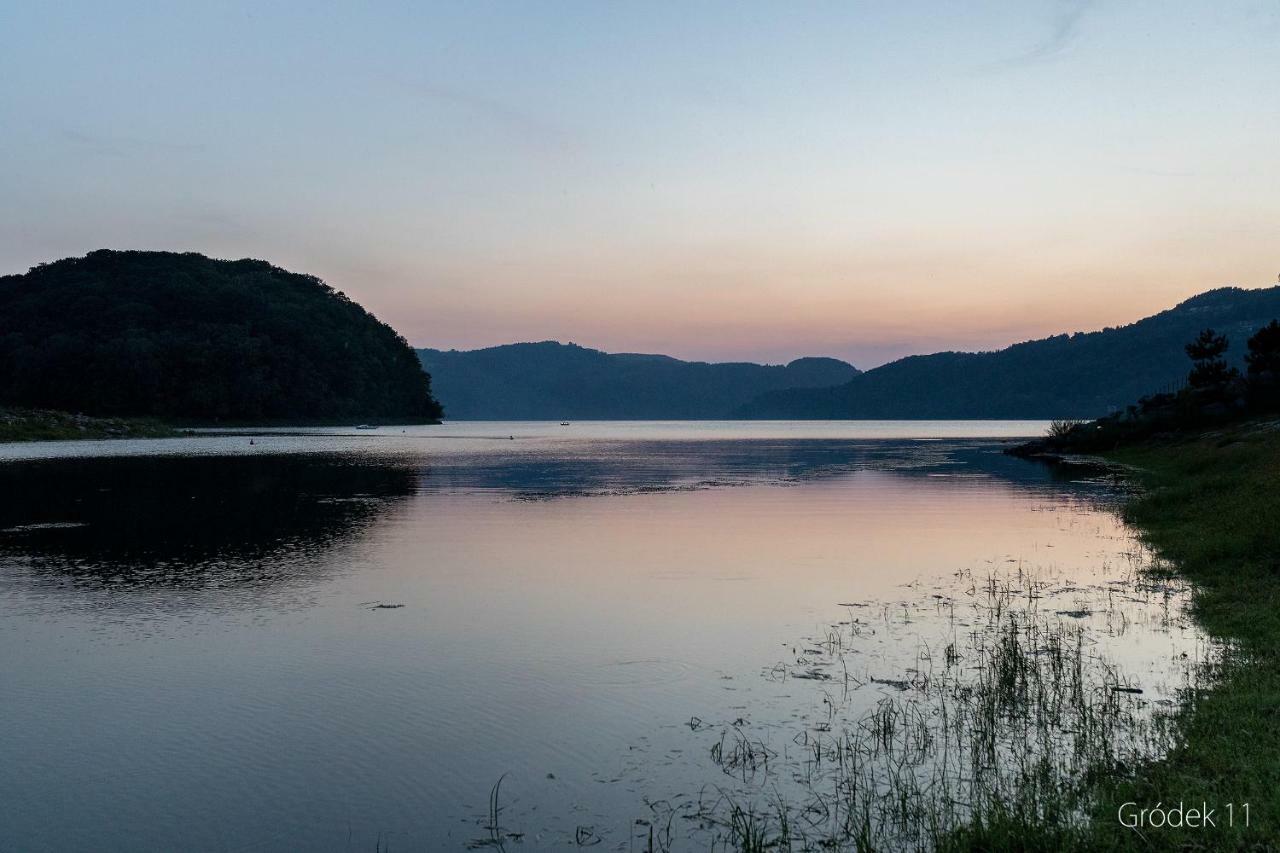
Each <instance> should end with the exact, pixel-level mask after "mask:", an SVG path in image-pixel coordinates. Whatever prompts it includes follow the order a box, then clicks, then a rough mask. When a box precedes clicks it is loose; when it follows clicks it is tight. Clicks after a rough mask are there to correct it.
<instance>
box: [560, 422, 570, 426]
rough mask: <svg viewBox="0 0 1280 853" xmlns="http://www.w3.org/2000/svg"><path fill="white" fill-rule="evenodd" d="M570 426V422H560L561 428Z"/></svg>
mask: <svg viewBox="0 0 1280 853" xmlns="http://www.w3.org/2000/svg"><path fill="white" fill-rule="evenodd" d="M568 425H569V422H568V421H561V422H560V426H568Z"/></svg>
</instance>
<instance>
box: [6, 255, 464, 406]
mask: <svg viewBox="0 0 1280 853" xmlns="http://www.w3.org/2000/svg"><path fill="white" fill-rule="evenodd" d="M4 404H7V405H13V406H29V407H36V408H45V409H61V410H65V411H71V412H83V413H86V414H91V415H111V416H115V415H125V416H152V417H159V418H167V419H176V420H188V421H241V422H248V421H340V420H395V421H402V422H424V421H433V420H438V419H439V417H440V414H441V411H440V406H439V404H438V403H436V401H435V399H434V398H433V397H432V395H431V385H430V377H428V376H427V375H426V374H425V373H424V372H423V370H422V367H421V365H420V364H419V362H418V359H417V357H416V356H415V355H414V352H413V350H412V349H411V348H410V347H409V345H408V344H407V343H405V341H404V339H403V338H401V337H400V336H399V335H398V334H396V332H395V331H394V330H392V329H391V327H389V326H387V325H386V324H384V323H381V322H379V321H378V320H377V319H375V318H374V317H373V316H372V315H370V314H369V313H368V312H367V311H365V310H364V309H363V308H361V307H360V306H359V305H357V304H356V303H354V302H352V301H351V300H350V299H348V298H347V297H346V296H344V295H343V294H342V293H339V292H336V291H334V290H333V289H332V288H331V287H329V286H328V285H326V284H325V283H324V282H322V281H321V280H320V279H318V278H315V277H313V276H309V275H300V274H298V273H291V272H287V271H285V270H282V269H279V268H277V267H274V266H272V265H271V264H268V263H266V262H265V261H255V260H240V261H219V260H212V259H210V258H206V257H204V256H203V255H198V254H194V253H187V254H175V253H171V252H116V251H107V250H103V251H97V252H91V253H90V254H88V255H86V256H84V257H83V258H67V259H65V260H61V261H56V262H54V263H50V264H41V265H40V266H37V267H35V268H33V269H32V270H30V271H29V272H27V273H26V274H24V275H10V276H4V277H0V405H4Z"/></svg>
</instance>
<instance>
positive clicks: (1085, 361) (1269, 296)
mask: <svg viewBox="0 0 1280 853" xmlns="http://www.w3.org/2000/svg"><path fill="white" fill-rule="evenodd" d="M1276 316H1280V287H1270V288H1265V289H1260V290H1244V289H1241V288H1237V287H1224V288H1219V289H1217V290H1211V291H1208V292H1206V293H1202V294H1200V295H1199V296H1196V297H1193V298H1191V299H1188V300H1186V301H1185V302H1183V303H1181V304H1179V305H1177V306H1176V307H1174V308H1171V309H1169V310H1167V311H1162V312H1160V313H1159V314H1156V315H1154V316H1151V317H1147V318H1146V319H1143V320H1139V321H1138V322H1136V323H1132V324H1130V325H1128V326H1120V327H1117V328H1109V329H1103V330H1102V331H1098V332H1078V333H1076V334H1072V335H1055V336H1053V337H1051V338H1044V339H1042V340H1036V341H1027V342H1026V343H1020V344H1015V345H1014V346H1011V347H1007V348H1005V349H1002V350H999V351H997V352H969V353H966V352H943V353H936V354H934V355H918V356H911V357H909V358H904V359H900V360H898V361H895V362H892V363H890V364H886V365H883V366H881V367H877V368H875V369H873V370H868V371H866V372H865V373H862V374H860V375H858V376H856V377H854V378H853V379H852V380H850V381H849V382H847V383H845V384H844V385H841V386H839V387H836V388H821V389H790V390H787V391H777V392H773V393H769V394H764V395H762V396H760V397H758V398H757V399H755V400H754V401H752V402H751V403H749V404H747V405H746V406H743V407H742V409H740V410H739V412H738V414H739V416H741V417H751V418H1046V419H1047V418H1094V417H1098V416H1099V415H1103V414H1105V413H1107V412H1111V411H1115V410H1117V409H1121V408H1123V407H1124V406H1125V405H1126V404H1128V403H1130V402H1132V401H1134V400H1137V399H1138V398H1139V397H1142V396H1144V395H1148V394H1152V393H1155V392H1159V391H1168V390H1173V389H1174V388H1175V387H1177V386H1179V385H1181V384H1182V383H1183V382H1185V377H1186V369H1185V366H1184V365H1185V362H1184V360H1183V357H1182V349H1183V346H1184V344H1186V342H1187V341H1188V340H1189V339H1191V338H1192V337H1193V336H1195V335H1196V333H1197V332H1199V331H1200V330H1201V329H1203V328H1205V327H1207V326H1213V327H1214V328H1216V329H1218V330H1219V331H1220V332H1222V333H1225V334H1227V335H1228V336H1229V337H1231V338H1234V339H1237V340H1244V339H1245V338H1247V337H1248V336H1249V335H1251V334H1252V333H1253V332H1255V331H1256V330H1257V329H1258V328H1259V327H1260V326H1262V325H1264V324H1265V323H1266V322H1267V321H1268V320H1270V319H1271V318H1272V317H1276ZM1240 356H1241V350H1235V351H1233V352H1232V353H1230V354H1229V357H1228V361H1229V362H1230V364H1231V366H1236V367H1242V366H1243V361H1242V359H1241V357H1240Z"/></svg>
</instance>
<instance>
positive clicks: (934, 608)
mask: <svg viewBox="0 0 1280 853" xmlns="http://www.w3.org/2000/svg"><path fill="white" fill-rule="evenodd" d="M1044 428H1045V424H1043V423H1038V422H974V421H968V422H963V421H962V422H853V423H834V422H833V423H820V422H817V423H815V422H797V423H781V422H759V423H757V422H750V423H730V422H715V423H712V422H674V423H598V424H571V425H569V426H566V427H562V426H560V425H558V424H530V423H510V424H507V423H467V424H452V423H451V424H445V425H442V426H433V427H404V428H402V427H381V428H379V429H377V430H354V429H352V430H334V429H307V430H270V431H255V432H254V434H253V435H252V436H250V435H248V434H247V433H242V432H236V433H217V434H205V435H200V436H196V437H191V438H182V439H162V440H139V441H116V442H70V443H49V444H25V445H9V446H4V447H0V460H3V461H0V495H3V498H2V499H0V501H2V502H0V685H2V686H3V689H2V690H0V727H2V728H3V731H4V735H5V736H4V737H3V739H0V850H4V849H17V850H173V849H184V850H258V849H262V850H266V849H313V850H348V849H370V848H372V847H373V846H374V844H375V843H377V840H378V839H381V840H382V843H384V844H385V843H386V842H388V841H389V842H390V843H391V845H392V847H393V849H399V850H416V849H421V850H434V849H463V848H464V847H466V846H467V845H468V844H475V843H480V842H488V843H493V842H495V841H499V842H502V843H504V844H507V845H508V846H511V845H520V846H519V848H518V849H547V850H554V849H562V848H564V847H566V846H571V845H573V844H575V843H578V842H585V843H594V842H595V841H597V840H599V841H600V842H601V843H602V845H603V846H602V847H601V848H600V849H629V845H631V844H632V843H633V842H632V839H637V840H636V842H635V843H637V844H639V843H641V841H640V840H639V839H642V838H644V839H647V837H648V835H647V833H648V831H649V828H650V827H657V828H658V829H659V830H660V831H665V832H667V833H668V836H667V838H669V839H671V840H672V841H673V847H674V849H702V848H703V847H705V844H706V842H707V841H708V840H713V839H714V838H717V837H723V835H721V834H718V833H722V832H723V827H721V826H720V825H719V824H718V823H717V822H716V813H715V807H716V801H717V800H720V799H722V798H724V797H729V798H731V799H732V800H733V802H735V803H750V802H751V801H752V799H753V798H756V797H759V798H760V799H761V801H762V802H763V799H764V798H765V797H766V796H768V797H772V796H774V795H775V794H776V793H779V792H780V793H781V794H782V795H783V796H785V797H787V798H788V799H794V800H795V801H796V802H803V801H804V798H805V797H806V796H811V795H812V786H813V771H812V768H810V769H809V779H808V781H807V782H806V781H805V780H803V779H802V778H800V777H801V776H803V775H804V774H803V773H802V772H801V771H800V765H799V764H798V763H797V762H799V761H801V760H802V756H803V755H804V754H805V750H806V749H807V748H808V745H809V744H811V743H813V742H816V741H821V739H822V738H823V737H825V736H827V735H828V734H830V733H838V732H840V731H841V730H842V729H844V728H848V727H853V728H856V727H857V726H858V725H859V721H861V720H865V719H866V717H867V715H868V714H869V713H872V712H874V711H875V710H876V709H877V708H883V707H885V705H884V703H885V702H887V701H892V702H900V701H902V700H903V698H904V697H914V696H918V697H920V698H919V700H918V702H917V704H918V705H919V707H920V708H926V709H927V708H928V707H929V704H928V703H929V702H930V701H932V700H931V698H930V696H931V694H930V693H929V691H930V690H931V689H932V688H931V687H930V685H931V684H937V683H939V682H940V681H943V680H944V679H943V675H942V672H943V662H942V661H943V655H942V651H941V650H942V649H943V647H944V646H947V645H948V643H949V644H951V645H952V646H953V647H954V648H955V649H958V650H959V651H956V652H949V653H948V654H947V661H948V663H947V664H946V666H947V667H948V671H950V668H951V667H952V663H951V655H952V654H955V655H956V659H957V660H961V661H963V660H968V661H969V664H968V668H969V669H971V670H976V669H977V668H978V667H976V666H975V665H974V662H975V661H978V660H980V659H982V655H983V654H984V652H983V651H982V650H981V649H973V648H971V646H972V645H973V644H974V643H979V642H981V640H980V639H974V638H975V637H978V636H979V634H980V629H979V626H980V625H982V624H984V620H986V619H989V617H990V614H991V613H992V612H993V611H992V604H991V602H992V601H993V600H994V599H993V596H996V598H998V597H999V596H1001V595H1004V596H1005V597H1006V599H1007V600H1003V599H1002V600H1003V601H1004V603H1003V604H999V603H998V606H1000V607H1007V606H1008V605H1009V602H1012V601H1014V600H1015V599H1018V600H1021V598H1025V599H1026V602H1028V603H1029V604H1027V605H1026V606H1029V607H1031V608H1033V609H1034V611H1035V616H1034V619H1035V620H1036V624H1037V625H1040V624H1041V622H1044V624H1046V625H1051V626H1053V628H1052V630H1059V631H1062V632H1066V633H1067V634H1069V635H1070V636H1072V637H1077V638H1078V640H1079V642H1080V647H1081V648H1085V645H1084V644H1085V643H1086V642H1087V644H1088V645H1087V648H1088V650H1089V651H1088V654H1087V659H1088V661H1089V662H1090V666H1092V665H1093V664H1094V663H1097V664H1098V665H1099V667H1100V668H1099V669H1098V673H1099V675H1098V676H1097V677H1098V678H1099V679H1102V680H1103V681H1106V680H1107V679H1110V681H1106V684H1103V685H1102V687H1101V688H1100V689H1103V690H1109V689H1110V686H1111V685H1121V686H1126V687H1129V688H1132V689H1134V690H1138V689H1140V690H1142V691H1143V692H1142V693H1141V694H1137V693H1128V692H1123V693H1121V694H1118V695H1120V696H1121V697H1122V698H1124V701H1126V702H1129V703H1130V704H1128V705H1125V706H1124V707H1123V708H1120V709H1119V710H1120V711H1122V712H1123V713H1124V714H1126V715H1128V716H1127V717H1126V719H1134V720H1138V721H1139V722H1144V723H1145V722H1146V721H1149V720H1150V719H1151V718H1152V717H1153V716H1154V715H1158V714H1160V713H1161V709H1164V708H1170V707H1172V704H1173V703H1174V702H1175V701H1176V700H1177V698H1178V691H1179V690H1180V689H1182V688H1184V687H1185V686H1186V685H1187V684H1188V683H1189V679H1192V678H1193V677H1194V667H1195V665H1196V664H1197V663H1198V662H1201V661H1203V660H1205V659H1206V658H1208V657H1210V656H1212V654H1213V650H1212V649H1210V648H1209V647H1208V646H1207V644H1206V642H1205V640H1204V639H1203V637H1202V635H1201V634H1200V633H1199V632H1198V630H1197V628H1196V627H1195V625H1194V624H1192V623H1191V622H1190V620H1188V619H1187V618H1186V615H1185V605H1186V595H1187V594H1186V590H1185V589H1181V588H1179V587H1177V586H1176V585H1172V584H1161V585H1151V584H1148V583H1145V582H1144V581H1142V580H1140V579H1139V578H1140V575H1139V574H1138V573H1139V572H1140V571H1141V570H1142V569H1143V568H1144V567H1145V565H1146V562H1147V560H1148V557H1147V555H1145V554H1144V553H1143V552H1142V549H1141V548H1140V547H1139V546H1138V544H1137V543H1136V541H1135V539H1134V536H1133V534H1132V532H1131V531H1129V530H1127V529H1126V528H1125V527H1124V526H1123V524H1122V523H1121V522H1120V521H1119V520H1118V519H1117V517H1116V515H1115V511H1114V510H1115V507H1116V505H1117V500H1118V498H1117V495H1116V494H1115V491H1114V486H1113V485H1112V484H1110V483H1107V482H1103V481H1099V480H1094V479H1088V478H1084V479H1077V480H1072V479H1063V478H1060V477H1059V478H1055V477H1054V476H1053V475H1052V474H1051V472H1049V471H1048V470H1047V469H1045V468H1043V467H1041V466H1038V465H1035V464H1033V463H1028V462H1025V461H1022V460H1017V459H1013V458H1010V457H1006V456H1004V455H1002V454H1001V452H1000V451H1001V449H1002V447H1003V446H1004V443H1005V442H1007V441H1008V440H1009V439H1010V438H1014V437H1018V436H1029V435H1036V434H1039V433H1042V432H1043V430H1044ZM250 441H252V444H251V443H250ZM997 590H1003V592H998V593H997V592H996V591H997ZM988 593H990V594H988ZM1006 593H1007V595H1006ZM1019 606H1023V605H1019ZM1023 631H1024V633H1026V630H1025V628H1024V629H1023ZM1072 632H1074V633H1072ZM1064 635H1065V634H1064ZM966 655H967V657H965V656H966ZM965 668H966V665H965V664H955V672H956V673H957V674H959V673H961V672H962V671H964V670H965ZM957 677H960V676H959V675H958V676H957ZM1089 677H1092V676H1088V675H1087V674H1086V676H1085V678H1086V679H1087V678H1089ZM1099 683H1100V684H1101V683H1102V682H1099ZM1086 686H1088V685H1086ZM1093 686H1097V685H1093ZM1107 695H1108V696H1110V695H1112V694H1111V693H1107ZM1129 697H1133V698H1132V699H1130V698H1129ZM913 701H914V700H913ZM1120 737H1121V738H1122V739H1123V733H1121V735H1120ZM1137 740H1141V743H1137ZM743 743H746V744H747V748H746V751H745V752H744V750H743V747H742V744H743ZM1162 743H1163V741H1161V739H1160V738H1159V737H1158V736H1148V735H1147V734H1144V735H1143V736H1142V737H1141V738H1137V739H1136V740H1135V744H1134V745H1133V747H1132V748H1133V749H1134V750H1135V751H1137V752H1143V751H1145V753H1143V754H1153V752H1158V750H1159V749H1160V748H1161V744H1162ZM748 753H750V754H749V755H748ZM758 756H769V762H765V763H766V764H768V766H766V767H762V766H761V762H760V761H759V759H758ZM770 762H771V763H770ZM500 778H502V779H503V782H502V786H501V788H500V790H499V803H498V807H499V812H498V814H497V815H496V820H495V816H494V815H493V814H492V813H491V810H490V799H489V798H490V793H491V790H492V788H493V786H494V784H495V783H496V782H497V781H498V780H499V779H500ZM682 842H683V843H684V845H685V846H684V847H683V848H682V847H681V843H682ZM638 849H640V848H638Z"/></svg>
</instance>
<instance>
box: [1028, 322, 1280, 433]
mask: <svg viewBox="0 0 1280 853" xmlns="http://www.w3.org/2000/svg"><path fill="white" fill-rule="evenodd" d="M1243 349H1244V359H1243V361H1242V362H1241V366H1236V365H1235V364H1233V363H1232V360H1230V359H1229V354H1230V350H1231V341H1230V339H1229V338H1228V337H1227V336H1226V335H1224V334H1221V333H1219V332H1218V331H1216V330H1214V329H1212V328H1209V329H1202V330H1201V331H1200V333H1199V334H1198V335H1196V337H1195V338H1194V339H1193V340H1192V341H1191V342H1190V343H1187V344H1186V345H1185V346H1184V347H1183V350H1184V352H1185V353H1186V355H1187V357H1188V358H1189V359H1191V369H1190V371H1189V372H1188V373H1187V374H1186V381H1185V384H1184V385H1183V387H1181V388H1180V389H1178V390H1177V391H1175V392H1165V393H1159V394H1151V395H1148V396H1146V397H1143V398H1141V399H1140V400H1138V401H1137V402H1136V403H1133V404H1131V405H1129V406H1126V407H1125V408H1124V409H1123V410H1121V411H1118V412H1112V413H1111V414H1109V415H1106V416H1104V417H1101V418H1098V419H1096V420H1092V421H1087V422H1074V421H1067V420H1059V421H1055V422H1054V423H1053V426H1052V428H1051V430H1050V433H1049V435H1048V436H1046V437H1045V438H1043V439H1038V440H1036V441H1032V442H1029V443H1027V444H1025V445H1020V446H1019V447H1018V448H1015V450H1014V451H1013V452H1015V453H1017V454H1019V455H1027V456H1043V455H1057V454H1061V453H1064V452H1096V451H1105V450H1112V449H1115V448H1117V447H1121V446H1124V445H1127V444H1131V443H1133V442H1138V441H1144V440H1147V439H1150V438H1152V437H1155V436H1161V435H1168V436H1176V435H1179V434H1182V433H1186V432H1190V431H1195V430H1201V429H1204V428H1206V427H1217V426H1222V425H1225V424H1229V423H1232V422H1233V421H1239V420H1243V419H1246V418H1251V417H1258V416H1266V415H1274V414H1275V413H1277V412H1280V322H1278V321H1276V320H1272V321H1271V322H1270V323H1268V324H1266V325H1265V326H1263V327H1262V328H1260V329H1258V330H1257V331H1256V332H1254V333H1253V334H1252V335H1251V336H1250V337H1249V338H1248V340H1247V341H1246V342H1245V346H1244V348H1243ZM1184 364H1185V362H1184ZM1241 367H1243V369H1241Z"/></svg>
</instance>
